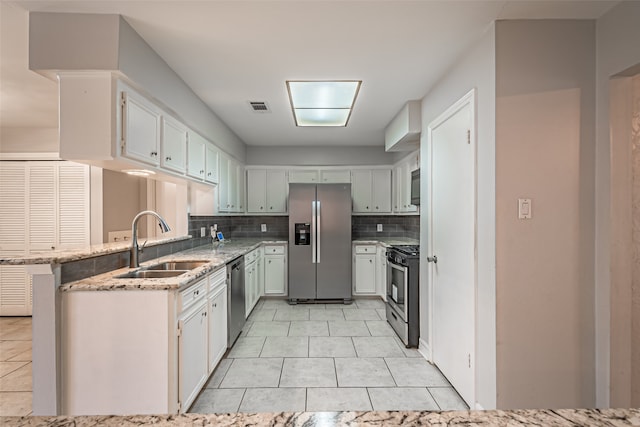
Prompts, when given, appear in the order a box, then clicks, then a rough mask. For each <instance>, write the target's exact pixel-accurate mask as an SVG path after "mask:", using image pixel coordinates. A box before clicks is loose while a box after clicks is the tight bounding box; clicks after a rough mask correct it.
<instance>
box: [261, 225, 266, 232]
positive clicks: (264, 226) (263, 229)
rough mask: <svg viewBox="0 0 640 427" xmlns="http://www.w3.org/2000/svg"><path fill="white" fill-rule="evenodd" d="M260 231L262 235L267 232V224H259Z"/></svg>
mask: <svg viewBox="0 0 640 427" xmlns="http://www.w3.org/2000/svg"><path fill="white" fill-rule="evenodd" d="M260 231H262V232H263V233H264V232H265V231H267V224H260Z"/></svg>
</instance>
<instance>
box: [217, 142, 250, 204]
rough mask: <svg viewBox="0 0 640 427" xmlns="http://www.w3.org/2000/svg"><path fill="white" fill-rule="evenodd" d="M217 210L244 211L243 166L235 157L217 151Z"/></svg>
mask: <svg viewBox="0 0 640 427" xmlns="http://www.w3.org/2000/svg"><path fill="white" fill-rule="evenodd" d="M218 161H219V166H220V169H219V181H220V184H219V185H218V211H219V212H228V213H241V212H244V167H243V166H242V165H241V164H240V163H239V162H238V161H236V160H235V159H233V158H231V157H229V156H227V155H226V154H224V153H222V152H220V153H219V158H218Z"/></svg>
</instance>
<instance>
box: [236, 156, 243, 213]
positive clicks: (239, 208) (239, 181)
mask: <svg viewBox="0 0 640 427" xmlns="http://www.w3.org/2000/svg"><path fill="white" fill-rule="evenodd" d="M235 165H236V183H235V188H236V210H235V212H239V213H244V207H245V200H244V166H242V165H241V164H240V163H238V162H236V164H235Z"/></svg>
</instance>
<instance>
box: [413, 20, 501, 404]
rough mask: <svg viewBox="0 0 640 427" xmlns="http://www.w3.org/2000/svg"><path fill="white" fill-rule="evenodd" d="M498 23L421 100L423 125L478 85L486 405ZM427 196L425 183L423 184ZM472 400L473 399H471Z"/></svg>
mask: <svg viewBox="0 0 640 427" xmlns="http://www.w3.org/2000/svg"><path fill="white" fill-rule="evenodd" d="M494 41H495V28H494V26H493V25H492V26H491V27H489V28H488V29H487V31H486V33H485V34H484V35H483V36H482V37H481V38H480V39H479V41H478V42H477V44H476V45H474V46H473V47H472V48H471V50H470V51H469V52H468V53H467V54H466V55H465V56H464V57H463V58H462V59H461V60H460V61H459V62H458V63H457V64H456V65H455V66H454V67H453V68H452V69H450V70H449V71H447V73H446V74H445V76H444V77H443V79H442V80H441V81H440V82H438V84H436V85H435V86H434V87H433V88H432V89H431V91H430V92H429V93H428V94H427V95H426V96H425V97H424V98H423V100H422V129H427V127H428V126H429V124H430V123H431V122H432V121H433V120H434V119H435V118H436V117H438V116H439V115H440V114H441V113H443V112H444V111H445V110H446V109H447V108H448V107H449V106H451V105H452V104H454V103H455V102H456V101H457V100H458V99H460V98H462V96H464V95H465V94H466V93H467V92H469V91H470V90H471V89H472V88H476V90H477V98H476V99H477V106H476V111H477V118H476V119H477V122H476V123H477V126H476V129H477V161H478V168H477V174H478V177H477V178H478V184H477V185H478V186H477V192H478V205H477V224H478V227H477V233H478V282H477V301H476V304H477V317H476V320H477V323H476V400H477V404H479V405H480V406H481V407H482V408H485V409H491V408H495V407H496V335H495V333H496V324H495V316H496V301H495V265H496V264H495V49H494ZM420 145H421V147H420V150H421V156H420V158H421V168H422V170H424V171H426V170H427V162H428V156H427V152H426V135H425V134H424V133H423V136H422V139H421V144H420ZM421 191H422V194H421V198H422V199H423V200H426V188H424V186H423V188H422V189H421ZM421 211H422V214H421V215H420V244H421V246H422V247H425V248H426V247H427V241H428V240H427V239H428V236H427V225H428V218H427V215H426V212H427V209H424V208H423V209H422V210H421ZM426 271H427V265H426V260H425V257H422V260H421V264H420V277H421V279H420V335H421V337H422V339H424V340H426V341H427V342H429V341H430V337H429V336H428V331H429V323H428V304H429V302H428V298H427V279H426V277H427V276H426ZM470 404H471V405H472V407H473V405H474V402H470Z"/></svg>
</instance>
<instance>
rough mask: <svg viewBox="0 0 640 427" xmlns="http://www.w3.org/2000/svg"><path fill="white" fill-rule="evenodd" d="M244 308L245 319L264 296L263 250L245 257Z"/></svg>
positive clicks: (255, 250)
mask: <svg viewBox="0 0 640 427" xmlns="http://www.w3.org/2000/svg"><path fill="white" fill-rule="evenodd" d="M244 262H245V266H244V306H245V318H246V317H249V314H251V311H252V310H253V307H255V306H256V304H257V303H258V300H259V299H260V296H262V292H261V288H262V287H263V285H261V283H260V281H261V280H262V274H261V272H260V268H261V266H262V248H258V249H254V250H253V251H251V252H249V253H248V254H246V255H245V256H244Z"/></svg>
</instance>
